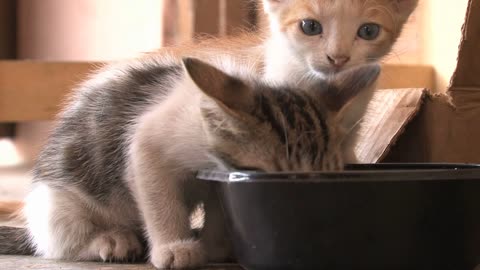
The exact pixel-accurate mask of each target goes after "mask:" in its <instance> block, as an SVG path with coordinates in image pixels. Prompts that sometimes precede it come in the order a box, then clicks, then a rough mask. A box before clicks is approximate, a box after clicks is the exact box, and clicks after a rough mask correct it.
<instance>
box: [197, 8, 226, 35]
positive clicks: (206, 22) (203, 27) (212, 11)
mask: <svg viewBox="0 0 480 270" xmlns="http://www.w3.org/2000/svg"><path fill="white" fill-rule="evenodd" d="M219 1H220V0H195V1H193V3H194V4H195V6H194V11H195V15H194V24H193V26H194V33H195V34H198V33H204V34H209V35H214V36H216V35H219V34H220V16H221V15H222V13H221V10H220V2H219Z"/></svg>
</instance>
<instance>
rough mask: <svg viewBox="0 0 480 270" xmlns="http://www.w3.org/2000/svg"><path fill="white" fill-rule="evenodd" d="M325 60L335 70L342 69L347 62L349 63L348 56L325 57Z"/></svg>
mask: <svg viewBox="0 0 480 270" xmlns="http://www.w3.org/2000/svg"><path fill="white" fill-rule="evenodd" d="M327 58H328V62H330V64H332V65H333V66H335V67H337V68H340V67H343V66H344V65H345V64H346V63H347V62H348V61H350V56H345V55H331V56H330V55H327Z"/></svg>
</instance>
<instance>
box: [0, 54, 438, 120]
mask: <svg viewBox="0 0 480 270" xmlns="http://www.w3.org/2000/svg"><path fill="white" fill-rule="evenodd" d="M99 64H100V63H96V62H94V63H92V62H37V61H0V122H22V121H32V120H49V119H53V118H54V116H55V115H56V114H57V113H58V111H59V110H60V109H61V105H62V102H63V101H64V100H65V97H66V95H68V93H70V91H71V89H73V88H74V86H75V85H76V84H77V83H79V82H80V81H82V80H84V79H85V78H86V75H87V74H88V73H89V72H92V71H93V70H95V68H96V67H97V66H99ZM432 74H433V70H432V68H430V67H422V66H399V65H385V66H384V71H383V73H382V76H381V78H380V81H379V88H381V89H383V88H429V87H432V81H433V75H432Z"/></svg>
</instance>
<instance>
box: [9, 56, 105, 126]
mask: <svg viewBox="0 0 480 270" xmlns="http://www.w3.org/2000/svg"><path fill="white" fill-rule="evenodd" d="M95 66H96V63H71V62H68V63H67V62H65V63H61V62H35V61H0V122H21V121H32V120H47V119H52V118H53V117H54V116H55V114H56V113H57V112H58V111H59V109H60V106H61V104H62V101H63V100H64V98H65V96H66V95H67V94H68V93H69V92H70V90H71V89H72V88H73V87H74V86H75V85H76V84H77V83H79V82H80V81H82V80H84V79H85V77H86V75H87V74H88V72H91V71H92V70H94V69H95Z"/></svg>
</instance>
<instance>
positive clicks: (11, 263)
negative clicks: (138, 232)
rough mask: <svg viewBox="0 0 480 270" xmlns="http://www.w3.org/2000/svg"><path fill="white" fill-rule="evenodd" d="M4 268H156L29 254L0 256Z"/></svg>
mask: <svg viewBox="0 0 480 270" xmlns="http://www.w3.org/2000/svg"><path fill="white" fill-rule="evenodd" d="M0 265H1V269H2V270H18V269H36V270H52V269H63V270H113V269H115V270H154V269H155V268H154V267H153V266H152V265H150V264H114V263H95V262H66V261H54V260H45V259H40V258H35V257H29V256H0ZM198 270H242V268H241V267H240V266H237V265H233V264H223V265H222V264H218V265H211V266H205V267H199V268H198Z"/></svg>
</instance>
